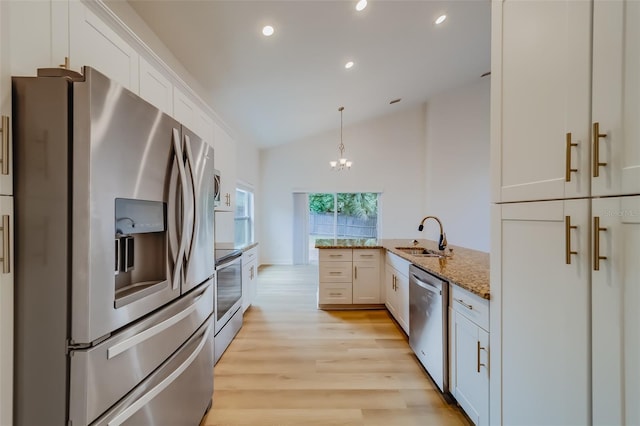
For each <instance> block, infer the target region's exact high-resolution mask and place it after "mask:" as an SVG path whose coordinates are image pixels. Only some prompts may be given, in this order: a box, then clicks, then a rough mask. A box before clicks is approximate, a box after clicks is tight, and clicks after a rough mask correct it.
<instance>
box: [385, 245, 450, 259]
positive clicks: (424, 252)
mask: <svg viewBox="0 0 640 426" xmlns="http://www.w3.org/2000/svg"><path fill="white" fill-rule="evenodd" d="M396 250H400V251H402V252H404V253H407V254H410V255H411V256H419V257H445V255H444V254H443V253H441V252H439V251H435V250H429V249H426V248H424V247H396Z"/></svg>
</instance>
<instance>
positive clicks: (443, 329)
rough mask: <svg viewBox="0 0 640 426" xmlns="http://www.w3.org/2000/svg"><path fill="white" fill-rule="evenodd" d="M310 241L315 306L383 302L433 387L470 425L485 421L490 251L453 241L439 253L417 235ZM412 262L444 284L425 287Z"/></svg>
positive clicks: (377, 304)
mask: <svg viewBox="0 0 640 426" xmlns="http://www.w3.org/2000/svg"><path fill="white" fill-rule="evenodd" d="M315 246H316V248H318V249H320V255H319V259H320V263H319V267H318V271H319V288H318V307H319V308H320V309H367V308H383V307H386V308H387V309H388V311H389V313H390V314H391V316H392V317H393V318H394V319H395V320H396V322H397V323H398V325H399V326H400V328H402V330H404V332H405V333H406V334H407V336H408V338H409V339H408V340H409V344H410V346H411V348H412V350H413V351H414V353H415V354H416V356H417V357H418V360H419V361H420V362H421V363H422V365H423V366H424V367H425V370H426V371H427V372H428V373H429V374H430V376H431V377H432V378H433V380H434V383H436V384H437V386H438V388H440V390H441V391H442V392H443V393H445V394H451V396H453V397H454V398H455V400H456V401H457V403H458V404H459V405H460V407H461V408H462V409H463V410H464V411H465V413H466V414H467V415H468V416H469V418H470V419H471V420H472V421H473V423H474V424H476V425H478V424H487V423H488V419H489V369H490V368H489V351H490V348H489V299H490V292H489V291H490V289H489V253H485V252H480V251H477V250H471V249H468V248H464V247H456V246H449V247H447V248H446V249H445V250H444V251H440V250H438V243H436V242H435V241H430V240H424V239H421V240H403V239H381V240H378V239H318V240H316V244H315ZM411 265H416V266H418V267H419V268H420V269H422V270H424V271H427V272H428V273H429V274H431V275H433V276H435V281H436V282H437V281H439V280H442V281H444V282H445V283H444V284H443V286H442V287H440V288H439V289H437V288H436V287H432V288H431V289H430V290H429V289H428V288H429V286H430V284H429V283H428V282H427V281H431V282H432V284H431V285H433V281H434V280H431V279H426V275H427V274H425V277H422V276H418V275H419V274H418V271H417V270H416V269H414V268H413V267H412V266H411ZM438 279H439V280H438ZM421 280H426V281H422V285H423V286H424V287H423V288H425V289H424V290H423V289H422V288H421V286H420V284H418V283H420V282H421ZM446 283H449V284H450V285H446ZM427 323H428V324H427ZM418 354H420V356H418Z"/></svg>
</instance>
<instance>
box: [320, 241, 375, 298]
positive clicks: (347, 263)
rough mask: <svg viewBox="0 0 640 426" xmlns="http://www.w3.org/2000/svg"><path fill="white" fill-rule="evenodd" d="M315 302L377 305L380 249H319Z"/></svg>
mask: <svg viewBox="0 0 640 426" xmlns="http://www.w3.org/2000/svg"><path fill="white" fill-rule="evenodd" d="M318 274H319V277H318V278H319V279H318V281H319V288H318V304H319V305H366V304H370V305H375V304H380V303H382V302H381V297H380V293H381V291H380V251H379V250H376V249H322V250H320V264H319V267H318Z"/></svg>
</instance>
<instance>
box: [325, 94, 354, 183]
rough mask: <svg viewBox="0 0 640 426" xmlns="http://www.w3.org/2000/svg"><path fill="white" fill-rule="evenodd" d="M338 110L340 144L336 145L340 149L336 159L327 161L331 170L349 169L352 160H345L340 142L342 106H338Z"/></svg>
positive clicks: (342, 145)
mask: <svg viewBox="0 0 640 426" xmlns="http://www.w3.org/2000/svg"><path fill="white" fill-rule="evenodd" d="M338 111H340V145H338V150H339V151H340V157H339V158H338V161H329V165H331V170H337V171H341V170H349V169H351V165H352V164H353V162H352V161H350V160H347V159H346V158H345V156H344V144H343V143H342V111H344V107H342V106H341V107H340V108H338Z"/></svg>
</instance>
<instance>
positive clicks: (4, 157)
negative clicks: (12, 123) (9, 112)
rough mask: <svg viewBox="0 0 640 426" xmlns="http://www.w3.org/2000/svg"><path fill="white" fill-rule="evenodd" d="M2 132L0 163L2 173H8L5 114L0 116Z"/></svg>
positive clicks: (7, 132)
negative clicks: (0, 118) (0, 164)
mask: <svg viewBox="0 0 640 426" xmlns="http://www.w3.org/2000/svg"><path fill="white" fill-rule="evenodd" d="M0 132H2V158H0V163H2V174H3V175H8V174H9V117H8V116H6V115H3V116H2V128H1V129H0Z"/></svg>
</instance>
